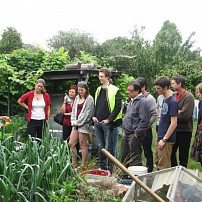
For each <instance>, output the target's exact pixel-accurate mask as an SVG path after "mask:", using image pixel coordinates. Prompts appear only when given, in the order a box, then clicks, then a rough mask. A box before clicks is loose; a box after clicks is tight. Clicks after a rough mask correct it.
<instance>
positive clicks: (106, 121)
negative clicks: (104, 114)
mask: <svg viewBox="0 0 202 202" xmlns="http://www.w3.org/2000/svg"><path fill="white" fill-rule="evenodd" d="M101 123H105V124H106V123H109V120H108V119H105V120H102V121H101Z"/></svg>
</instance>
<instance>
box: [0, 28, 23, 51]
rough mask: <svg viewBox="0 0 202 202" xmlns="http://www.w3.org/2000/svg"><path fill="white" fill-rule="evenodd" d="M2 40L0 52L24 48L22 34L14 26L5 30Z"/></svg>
mask: <svg viewBox="0 0 202 202" xmlns="http://www.w3.org/2000/svg"><path fill="white" fill-rule="evenodd" d="M1 37H2V38H1V40H0V53H5V54H6V53H10V52H12V51H13V50H17V49H19V48H22V46H23V43H22V39H21V34H20V33H18V32H17V30H16V29H15V28H13V27H8V28H7V29H5V30H4V31H3V34H2V35H1Z"/></svg>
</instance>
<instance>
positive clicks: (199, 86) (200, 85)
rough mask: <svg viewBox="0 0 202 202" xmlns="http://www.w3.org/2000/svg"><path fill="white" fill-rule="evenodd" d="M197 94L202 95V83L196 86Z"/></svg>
mask: <svg viewBox="0 0 202 202" xmlns="http://www.w3.org/2000/svg"><path fill="white" fill-rule="evenodd" d="M197 93H200V94H202V83H199V84H198V85H197V86H196V94H197Z"/></svg>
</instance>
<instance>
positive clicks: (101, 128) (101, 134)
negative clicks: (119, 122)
mask: <svg viewBox="0 0 202 202" xmlns="http://www.w3.org/2000/svg"><path fill="white" fill-rule="evenodd" d="M94 129H95V135H96V139H97V145H98V148H99V160H100V168H101V169H103V170H109V171H110V172H111V173H112V170H113V164H112V162H111V161H110V160H109V159H107V157H106V156H105V155H104V154H103V153H102V152H101V151H100V149H102V148H104V149H106V150H107V151H108V152H109V153H110V154H112V155H113V156H114V152H113V138H111V137H112V135H113V134H114V129H112V128H110V125H109V124H105V123H99V122H95V123H94Z"/></svg>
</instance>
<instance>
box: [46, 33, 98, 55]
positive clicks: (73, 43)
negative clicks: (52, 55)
mask: <svg viewBox="0 0 202 202" xmlns="http://www.w3.org/2000/svg"><path fill="white" fill-rule="evenodd" d="M47 42H48V47H49V48H53V49H55V50H56V51H58V50H59V49H60V48H64V50H65V51H69V56H70V57H71V59H73V58H74V57H75V56H76V55H79V54H80V51H85V52H86V53H91V54H93V53H94V52H95V48H96V45H97V42H96V41H95V40H94V38H93V37H92V36H91V35H90V34H89V33H85V32H79V31H78V30H70V31H68V32H65V31H59V32H58V34H57V35H55V36H53V37H52V38H50V39H49V40H47Z"/></svg>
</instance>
